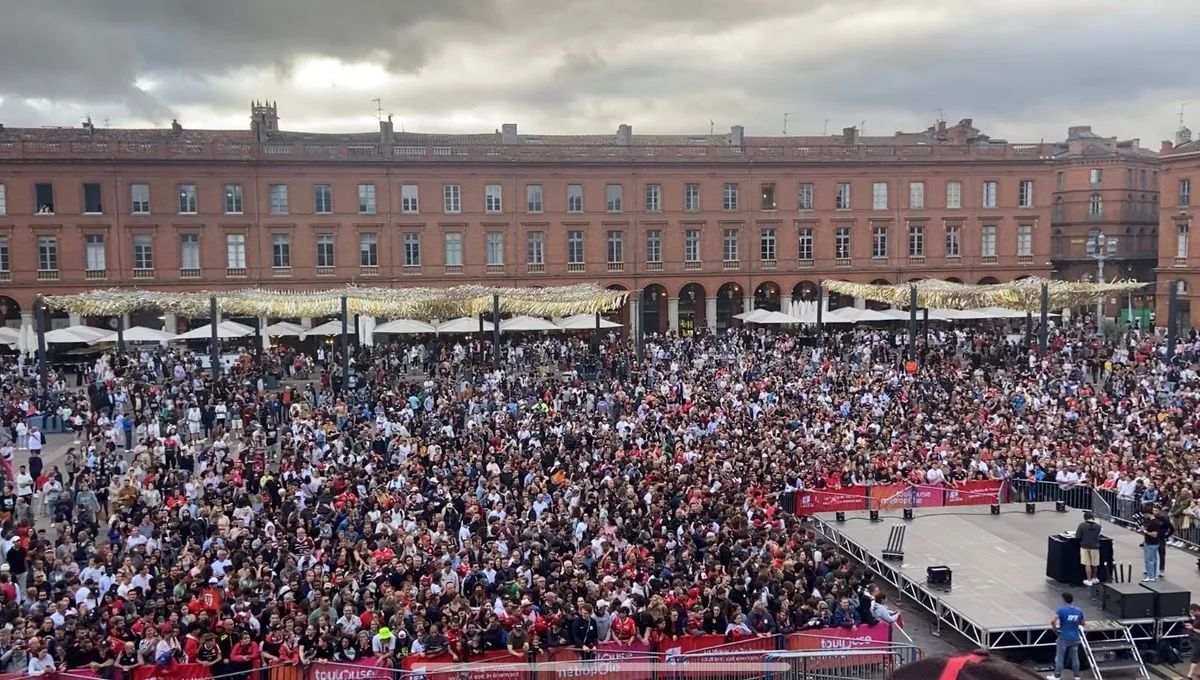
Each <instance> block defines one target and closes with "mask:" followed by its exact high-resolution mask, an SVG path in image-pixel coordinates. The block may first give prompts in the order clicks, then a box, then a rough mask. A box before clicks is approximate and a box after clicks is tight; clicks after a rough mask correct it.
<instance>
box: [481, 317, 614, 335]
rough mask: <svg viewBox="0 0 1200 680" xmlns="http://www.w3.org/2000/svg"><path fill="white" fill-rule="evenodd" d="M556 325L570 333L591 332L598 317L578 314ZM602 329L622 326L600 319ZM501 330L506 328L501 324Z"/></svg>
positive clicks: (562, 319) (565, 318) (559, 321)
mask: <svg viewBox="0 0 1200 680" xmlns="http://www.w3.org/2000/svg"><path fill="white" fill-rule="evenodd" d="M555 324H556V325H557V326H558V327H559V328H561V329H563V330H568V331H591V330H595V329H596V315H595V314H576V315H574V316H565V317H563V318H561V319H559V320H558V321H556V322H555ZM600 327H601V328H620V327H621V324H619V323H617V322H616V321H609V320H608V319H605V318H604V317H600ZM500 328H501V329H503V328H504V324H503V323H502V324H500Z"/></svg>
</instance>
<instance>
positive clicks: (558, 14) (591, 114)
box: [0, 0, 1200, 148]
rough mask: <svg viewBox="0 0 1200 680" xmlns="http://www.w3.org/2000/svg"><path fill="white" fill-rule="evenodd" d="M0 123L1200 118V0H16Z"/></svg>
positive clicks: (466, 126)
mask: <svg viewBox="0 0 1200 680" xmlns="http://www.w3.org/2000/svg"><path fill="white" fill-rule="evenodd" d="M0 10H2V11H0V17H2V18H0V123H3V124H5V125H7V126H10V127H16V126H40V125H66V126H77V125H79V123H80V122H81V121H82V120H83V119H84V117H86V116H88V115H90V116H91V117H92V119H93V121H94V122H95V124H96V125H97V126H103V125H105V121H107V122H108V124H110V125H111V126H112V127H135V126H143V127H144V126H166V125H169V124H170V121H171V119H172V118H174V117H177V118H179V120H180V121H181V122H182V123H183V124H184V126H186V127H192V128H201V127H228V128H246V127H248V125H249V122H248V117H249V101H250V100H251V99H254V98H259V99H262V98H268V99H274V100H277V101H278V103H279V109H280V119H281V126H282V127H283V128H285V129H289V130H314V131H366V130H372V129H376V128H377V125H376V122H375V119H376V111H375V104H374V103H373V102H372V101H371V100H372V99H373V98H375V97H379V98H380V99H382V105H383V113H384V115H386V114H388V113H391V114H392V115H393V116H394V120H395V121H396V124H397V130H399V129H400V128H401V127H403V128H404V129H407V130H410V131H420V132H442V131H447V132H490V131H492V130H493V129H495V128H498V127H499V126H500V124H501V123H504V122H516V123H519V125H520V130H521V132H524V133H547V134H549V133H588V132H591V133H597V132H613V131H615V129H616V127H617V125H618V124H620V123H623V122H625V123H630V124H631V125H633V128H634V132H635V133H650V132H660V133H702V132H707V131H708V129H709V125H710V121H711V122H712V124H713V125H714V127H715V130H717V131H727V130H728V128H729V126H730V125H735V124H742V125H745V126H746V129H747V134H751V135H778V134H780V133H781V132H782V131H783V125H784V113H785V112H789V116H788V124H787V127H788V132H789V134H822V132H823V131H824V130H825V129H826V125H828V131H829V132H834V131H838V130H840V129H841V128H842V127H844V126H848V125H855V124H858V123H860V121H865V130H866V133H867V134H868V135H875V134H891V133H892V132H894V131H896V130H901V129H902V130H906V131H915V130H921V129H924V128H925V127H927V126H929V125H931V124H932V123H933V121H934V120H936V118H937V117H938V115H939V113H938V111H937V110H938V109H941V111H943V112H944V117H945V118H946V119H947V120H949V121H951V122H954V121H957V120H959V119H960V118H973V119H974V120H975V124H976V126H977V127H980V128H981V129H983V130H984V131H985V132H987V133H988V134H991V135H992V136H993V137H1004V138H1008V139H1011V140H1020V141H1037V140H1038V139H1047V140H1050V139H1061V138H1063V137H1064V136H1065V134H1066V128H1067V126H1069V125H1074V124H1091V125H1093V127H1094V129H1095V131H1096V132H1098V133H1100V134H1103V135H1116V136H1120V137H1122V138H1129V137H1140V138H1141V139H1142V143H1143V144H1144V145H1146V146H1150V147H1153V148H1157V146H1158V140H1160V139H1166V138H1168V137H1170V136H1172V135H1173V133H1174V131H1175V128H1176V127H1177V125H1178V119H1179V110H1180V105H1181V103H1183V102H1189V101H1190V102H1193V103H1192V104H1191V105H1190V106H1189V108H1188V109H1187V111H1186V113H1185V118H1186V119H1187V120H1188V121H1189V122H1190V123H1191V126H1192V127H1200V40H1197V33H1196V27H1197V26H1198V25H1200V0H831V1H828V2H827V1H825V0H85V1H84V2H75V1H72V0H0Z"/></svg>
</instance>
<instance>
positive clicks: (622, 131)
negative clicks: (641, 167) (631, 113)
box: [617, 123, 633, 146]
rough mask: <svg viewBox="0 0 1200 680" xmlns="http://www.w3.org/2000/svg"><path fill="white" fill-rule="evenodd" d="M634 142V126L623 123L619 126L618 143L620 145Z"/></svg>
mask: <svg viewBox="0 0 1200 680" xmlns="http://www.w3.org/2000/svg"><path fill="white" fill-rule="evenodd" d="M632 143H633V128H632V127H631V126H629V125H627V124H625V123H621V125H620V127H618V128H617V144H619V145H620V146H629V145H630V144H632Z"/></svg>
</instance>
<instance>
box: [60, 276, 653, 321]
mask: <svg viewBox="0 0 1200 680" xmlns="http://www.w3.org/2000/svg"><path fill="white" fill-rule="evenodd" d="M493 295H499V296H500V311H501V313H503V314H513V315H519V314H527V315H529V316H540V317H552V316H554V317H559V316H571V315H573V314H595V313H597V312H607V311H610V310H613V309H616V308H618V307H620V306H621V305H623V304H625V300H626V298H627V297H628V296H629V292H628V291H623V290H610V289H607V288H601V287H599V286H597V285H595V284H590V283H584V284H577V285H571V286H557V287H552V288H497V287H492V286H480V285H468V286H454V287H451V288H358V287H348V288H342V289H334V290H321V291H297V290H265V289H260V288H252V289H243V290H233V291H200V292H193V293H167V292H162V291H151V290H125V289H109V290H94V291H89V292H87V293H80V294H78V295H54V296H48V297H46V298H45V301H46V305H47V306H48V307H50V308H51V309H57V310H62V311H66V312H71V313H74V314H79V315H80V316H118V315H121V314H130V313H133V312H137V311H140V310H143V309H156V310H161V311H164V312H174V313H175V314H178V315H179V316H184V317H188V318H208V316H209V312H210V299H211V298H212V297H216V298H217V307H218V309H220V311H221V314H222V315H223V316H225V317H258V316H265V317H267V318H268V319H287V318H318V317H323V316H337V315H340V314H341V312H342V297H343V296H344V297H345V298H346V306H347V309H348V310H349V311H350V313H352V314H362V315H367V316H374V317H376V318H380V319H423V320H428V319H452V318H455V317H459V316H475V315H477V314H481V313H490V312H491V311H492V296H493Z"/></svg>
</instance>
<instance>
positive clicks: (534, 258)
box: [525, 231, 546, 266]
mask: <svg viewBox="0 0 1200 680" xmlns="http://www.w3.org/2000/svg"><path fill="white" fill-rule="evenodd" d="M525 264H531V265H535V266H544V265H545V264H546V233H545V232H542V231H530V232H527V233H526V234H525Z"/></svg>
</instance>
